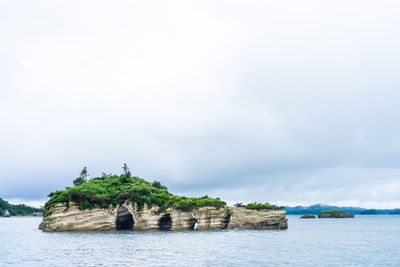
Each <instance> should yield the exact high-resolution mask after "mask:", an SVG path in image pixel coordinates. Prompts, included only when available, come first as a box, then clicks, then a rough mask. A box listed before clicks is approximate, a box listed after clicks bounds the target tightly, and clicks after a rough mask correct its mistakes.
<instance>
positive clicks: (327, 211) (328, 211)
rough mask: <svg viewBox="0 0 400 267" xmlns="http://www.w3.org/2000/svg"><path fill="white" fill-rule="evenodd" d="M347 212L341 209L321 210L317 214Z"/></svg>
mask: <svg viewBox="0 0 400 267" xmlns="http://www.w3.org/2000/svg"><path fill="white" fill-rule="evenodd" d="M344 213H347V212H345V211H343V210H323V211H321V212H320V213H318V215H322V214H344Z"/></svg>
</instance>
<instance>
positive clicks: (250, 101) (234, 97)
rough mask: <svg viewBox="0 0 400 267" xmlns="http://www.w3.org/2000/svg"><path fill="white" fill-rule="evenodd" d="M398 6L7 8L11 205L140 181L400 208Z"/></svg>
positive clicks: (0, 60)
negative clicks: (81, 183)
mask: <svg viewBox="0 0 400 267" xmlns="http://www.w3.org/2000/svg"><path fill="white" fill-rule="evenodd" d="M399 12H400V2H398V1H390V0H388V1H364V0H362V1H361V0H360V1H358V0H354V1H342V0H338V1H317V0H315V1H297V0H293V1H289V0H283V1H254V0H241V1H237V0H226V1H222V0H213V1H207V0H201V1H200V0H199V1H186V0H185V1H165V0H162V1H120V0H116V1H99V0H96V1H77V0H69V1H57V0H49V1H44V0H42V1H41V0H39V1H29V0H25V1H23V0H16V1H6V0H0V38H1V39H0V40H1V42H0V170H1V172H0V197H2V198H4V199H6V200H10V201H11V202H13V203H21V202H23V203H28V204H32V205H36V206H38V205H42V204H43V203H44V202H45V201H46V200H47V195H48V194H49V193H50V192H53V191H55V190H61V189H63V188H64V187H66V186H71V185H72V181H73V179H75V178H76V177H77V176H78V174H79V172H80V170H81V169H82V168H83V167H84V166H86V167H87V168H88V172H89V174H90V176H91V177H96V176H100V175H101V173H102V172H105V173H111V172H112V173H120V172H121V171H122V170H121V166H122V164H123V163H124V162H126V163H127V164H128V166H129V167H130V169H131V171H132V173H133V174H134V175H136V176H140V177H142V178H145V179H148V180H150V181H153V180H159V181H161V182H162V184H165V185H166V186H167V187H168V189H169V191H170V192H172V193H174V194H181V195H188V196H202V195H205V194H207V195H209V196H212V197H220V198H221V199H223V200H226V201H227V202H228V203H236V202H243V203H248V202H253V201H257V202H270V203H275V204H279V205H289V206H293V205H310V204H315V203H323V204H333V205H342V206H361V207H367V208H368V207H371V208H372V207H373V208H399V207H400V196H399V194H398V192H400V161H399V159H400V123H399V122H400V105H399V101H400V90H399V88H400V75H399V69H400V49H399V47H400V27H398V26H399V25H400V16H398V14H399Z"/></svg>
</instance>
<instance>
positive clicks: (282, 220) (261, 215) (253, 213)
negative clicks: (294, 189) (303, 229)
mask: <svg viewBox="0 0 400 267" xmlns="http://www.w3.org/2000/svg"><path fill="white" fill-rule="evenodd" d="M229 209H230V212H231V219H230V222H229V224H228V228H230V229H231V228H245V229H286V228H287V227H288V226H287V219H286V212H285V211H284V210H259V211H258V210H248V209H246V208H243V207H234V208H229Z"/></svg>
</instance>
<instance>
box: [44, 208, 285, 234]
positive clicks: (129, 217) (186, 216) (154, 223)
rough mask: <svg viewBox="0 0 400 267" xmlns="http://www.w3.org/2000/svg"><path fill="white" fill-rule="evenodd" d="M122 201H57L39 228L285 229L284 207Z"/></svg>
mask: <svg viewBox="0 0 400 267" xmlns="http://www.w3.org/2000/svg"><path fill="white" fill-rule="evenodd" d="M157 210H158V207H157V206H153V207H152V208H148V207H147V206H146V205H145V206H144V208H143V209H142V210H138V209H137V208H136V205H132V204H131V203H125V204H123V205H119V206H117V207H110V208H109V209H102V208H93V209H90V210H89V209H86V210H79V209H78V207H76V206H71V207H68V208H67V207H66V206H65V205H63V204H57V205H56V206H55V208H54V210H53V212H52V214H51V215H50V216H47V217H44V218H43V221H42V223H41V224H40V225H39V228H40V229H42V230H44V231H48V232H54V231H100V230H112V229H138V230H149V229H171V230H178V229H226V228H228V229H232V228H246V229H286V228H287V219H286V216H285V215H286V212H285V211H283V210H259V211H257V210H248V209H246V208H243V207H223V208H220V209H216V208H214V207H202V208H198V209H194V210H193V211H180V210H175V209H172V208H170V209H167V210H166V211H164V212H162V213H158V212H157Z"/></svg>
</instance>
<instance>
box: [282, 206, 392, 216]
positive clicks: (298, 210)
mask: <svg viewBox="0 0 400 267" xmlns="http://www.w3.org/2000/svg"><path fill="white" fill-rule="evenodd" d="M284 210H285V211H286V214H293V215H303V214H314V215H317V214H318V213H320V212H321V211H323V210H343V211H345V212H348V213H352V214H360V215H368V214H372V213H371V212H374V211H376V214H378V215H380V214H400V209H366V208H358V207H338V206H331V205H322V204H316V205H312V206H296V207H289V206H285V208H284ZM365 212H366V213H365Z"/></svg>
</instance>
